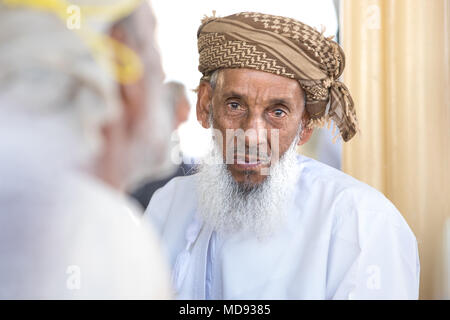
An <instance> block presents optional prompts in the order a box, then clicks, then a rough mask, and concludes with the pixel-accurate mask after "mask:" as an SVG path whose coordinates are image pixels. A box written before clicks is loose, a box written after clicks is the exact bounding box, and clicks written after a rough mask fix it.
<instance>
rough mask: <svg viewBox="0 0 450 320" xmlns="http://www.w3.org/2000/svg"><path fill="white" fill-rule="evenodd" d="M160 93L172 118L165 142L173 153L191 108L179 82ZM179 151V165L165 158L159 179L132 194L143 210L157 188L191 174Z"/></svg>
mask: <svg viewBox="0 0 450 320" xmlns="http://www.w3.org/2000/svg"><path fill="white" fill-rule="evenodd" d="M162 92H163V96H164V102H165V103H166V104H167V105H166V108H167V109H168V110H169V112H170V113H171V114H172V118H173V130H174V131H173V133H172V137H171V138H172V139H171V141H170V142H169V141H168V142H167V143H168V144H169V145H170V146H171V148H168V149H169V150H171V151H173V150H176V149H175V148H177V145H176V144H177V143H178V142H179V140H180V137H179V131H178V128H179V127H180V125H181V124H183V123H184V122H186V121H187V120H188V117H189V111H190V108H191V106H190V103H189V100H188V97H187V95H186V88H185V86H184V85H183V84H182V83H180V82H177V81H170V82H167V83H165V84H164V86H163V91H162ZM179 151H180V155H179V156H180V157H181V158H180V160H181V164H178V163H176V162H175V161H172V160H173V159H172V158H170V156H169V157H167V158H166V159H168V161H167V165H166V166H165V168H159V172H158V174H159V178H158V179H152V180H150V181H149V182H147V183H145V184H144V185H143V186H141V187H139V188H138V189H137V190H136V191H134V192H133V194H132V196H133V197H134V198H136V200H138V201H139V203H140V204H141V206H142V207H143V208H144V209H145V208H147V205H148V203H149V202H150V199H151V197H152V196H153V193H155V191H156V190H158V189H159V188H161V187H163V186H164V185H165V184H166V183H167V182H169V181H170V180H171V179H172V178H174V177H178V176H185V175H189V174H191V173H193V170H192V169H193V166H192V165H191V164H188V163H185V162H184V161H183V155H182V153H181V150H179Z"/></svg>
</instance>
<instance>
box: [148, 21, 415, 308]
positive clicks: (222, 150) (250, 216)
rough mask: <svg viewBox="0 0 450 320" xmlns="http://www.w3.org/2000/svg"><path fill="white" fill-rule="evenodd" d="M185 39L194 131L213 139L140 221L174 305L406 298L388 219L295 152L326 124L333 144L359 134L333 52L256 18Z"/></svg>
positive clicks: (408, 265) (209, 27) (403, 247)
mask: <svg viewBox="0 0 450 320" xmlns="http://www.w3.org/2000/svg"><path fill="white" fill-rule="evenodd" d="M197 37H198V50H199V54H200V65H199V70H200V72H202V74H203V77H202V79H201V81H200V85H199V89H198V98H197V119H198V121H199V122H200V123H201V125H202V126H203V127H204V128H212V129H214V130H213V138H214V143H213V148H212V152H211V154H210V156H209V158H207V159H205V161H204V164H203V165H201V166H200V168H199V172H198V173H197V174H195V175H192V176H188V177H178V178H175V179H173V180H171V181H170V182H169V183H168V184H167V185H166V186H165V187H163V188H162V189H160V190H158V191H157V192H156V193H155V194H154V196H153V198H152V199H151V201H150V204H149V207H148V209H147V211H146V217H147V218H148V219H149V220H152V221H154V222H155V224H156V226H157V229H158V230H159V232H160V234H161V236H162V239H163V243H164V244H165V246H166V248H167V250H168V254H169V257H170V262H171V265H172V275H173V282H174V286H175V290H176V292H177V297H179V298H187V299H417V297H418V290H419V259H418V250H417V242H416V239H415V237H414V234H413V233H412V231H411V230H410V228H409V226H408V225H407V223H406V221H405V220H404V219H403V217H402V216H401V214H400V213H399V212H398V211H397V209H396V208H395V207H394V206H393V205H392V203H391V202H390V201H389V200H388V199H386V198H385V197H384V196H383V195H382V194H381V193H380V192H378V191H377V190H375V189H373V188H371V187H369V186H368V185H365V184H363V183H362V182H360V181H357V180H356V179H354V178H352V177H350V176H348V175H346V174H344V173H343V172H341V171H338V170H336V169H334V168H331V167H329V166H327V165H324V164H322V163H320V162H318V161H315V160H312V159H309V158H306V157H304V156H301V155H298V154H297V152H296V147H297V146H298V145H302V144H304V143H306V142H307V141H308V139H309V138H310V136H311V133H312V131H313V129H314V127H318V126H319V127H320V126H323V125H324V124H326V123H327V122H329V121H330V120H333V121H334V123H336V124H337V126H338V128H339V131H340V136H341V137H342V138H343V140H344V141H348V140H350V139H351V138H352V137H353V136H354V135H355V134H356V132H357V120H356V114H355V110H354V105H353V101H352V98H351V96H350V92H349V90H348V89H347V88H346V86H345V85H344V84H343V83H342V82H340V81H339V77H340V75H341V74H342V72H343V70H344V65H345V56H344V52H343V51H342V49H341V48H340V47H339V45H338V44H337V43H336V42H334V41H332V40H331V39H330V38H326V37H325V36H324V35H323V34H322V33H320V32H318V31H316V30H315V29H313V28H311V27H309V26H307V25H305V24H303V23H301V22H299V21H296V20H294V19H290V18H287V17H279V16H272V15H268V14H260V13H254V12H244V13H238V14H234V15H230V16H227V17H224V18H218V17H211V18H206V19H205V20H204V21H203V23H202V25H201V26H200V28H199V30H198V33H197ZM239 132H240V133H239Z"/></svg>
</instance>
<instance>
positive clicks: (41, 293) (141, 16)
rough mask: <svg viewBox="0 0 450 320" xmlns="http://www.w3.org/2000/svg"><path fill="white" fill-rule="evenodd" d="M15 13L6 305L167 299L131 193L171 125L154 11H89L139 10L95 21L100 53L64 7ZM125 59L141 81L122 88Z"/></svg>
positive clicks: (6, 18) (0, 52)
mask: <svg viewBox="0 0 450 320" xmlns="http://www.w3.org/2000/svg"><path fill="white" fill-rule="evenodd" d="M16 2H17V3H18V6H8V5H6V4H5V3H4V2H2V1H0V159H1V160H0V177H1V178H0V299H119V298H124V299H129V298H137V299H142V298H144V299H166V298H170V297H171V289H170V284H169V277H168V272H167V269H166V264H165V262H164V258H163V256H162V253H161V251H160V248H159V243H158V240H157V238H156V236H155V234H154V231H153V229H152V228H151V227H150V226H149V225H148V224H147V223H145V222H143V221H141V220H139V217H140V215H141V214H140V213H139V210H140V209H139V208H138V207H137V206H136V205H135V203H133V202H132V201H130V200H129V199H128V198H127V197H126V195H125V194H124V190H125V189H126V188H128V187H130V186H132V185H135V184H136V183H137V182H138V181H140V180H141V179H145V178H146V172H148V171H149V170H150V169H151V167H152V166H154V165H156V164H157V162H158V158H157V157H155V156H154V155H153V151H154V150H155V145H156V144H158V141H155V139H157V138H155V137H157V136H158V134H159V132H158V131H161V130H162V131H163V132H164V127H165V126H166V125H167V124H166V123H165V122H164V119H163V118H162V117H158V114H159V113H160V112H161V110H158V109H159V107H158V104H157V100H156V99H155V98H156V95H157V94H158V92H159V89H158V88H159V86H160V84H161V81H162V78H163V74H162V69H161V65H160V60H159V54H158V52H157V51H156V49H155V40H154V38H153V37H154V35H153V33H154V26H155V21H154V16H153V13H152V11H151V8H150V7H149V5H148V4H147V2H144V1H138V2H136V1H124V0H108V1H106V2H105V1H91V2H90V4H94V5H100V6H102V5H103V6H104V8H105V11H107V9H110V8H108V7H107V6H108V5H111V6H117V7H118V8H119V9H120V6H121V5H123V6H124V7H125V8H129V6H128V5H129V4H130V3H133V2H134V3H136V6H133V7H132V8H130V9H128V11H126V10H125V11H124V14H123V15H122V16H120V17H118V18H117V19H116V20H111V21H109V20H102V21H100V20H98V21H94V20H93V21H92V26H95V27H93V28H95V29H92V30H91V31H90V32H94V31H93V30H95V32H100V33H98V34H104V35H105V37H104V38H101V39H102V41H106V42H95V43H93V42H89V41H91V40H92V37H93V36H94V34H93V33H84V36H85V37H84V38H83V37H80V36H79V35H78V34H75V32H74V31H71V30H69V29H68V28H67V27H66V21H64V20H63V19H60V17H58V15H57V14H58V13H61V12H62V13H65V9H66V8H65V7H55V8H53V9H54V10H53V11H52V10H49V8H48V7H46V6H42V7H39V4H41V3H43V2H40V1H35V2H34V3H33V4H32V5H30V6H28V5H21V1H16ZM25 3H28V2H27V1H25ZM52 3H53V4H58V2H57V1H56V2H55V1H54V2H52ZM9 4H11V1H9ZM48 4H49V2H46V3H45V5H48ZM84 4H86V2H84ZM61 8H62V11H61V10H60V9H61ZM100 8H101V7H100ZM58 10H59V11H58ZM116 12H117V11H116ZM81 13H82V14H83V10H82V11H81ZM82 18H83V20H82V24H81V31H83V30H84V29H83V28H87V27H88V22H87V21H88V17H82ZM105 39H107V40H110V41H107V40H105ZM92 44H94V45H95V46H92ZM101 44H104V45H105V46H104V47H102V48H101V49H102V50H100V54H101V56H97V58H94V55H95V54H97V53H99V52H93V51H92V48H94V47H95V48H97V49H98V48H99V46H100V45H101ZM111 44H113V45H111ZM126 48H129V49H131V50H133V51H134V52H135V53H136V56H135V57H137V60H136V61H140V64H141V67H142V70H141V73H140V74H139V75H138V76H137V77H136V79H134V81H129V82H128V83H119V82H118V81H117V80H119V79H118V78H115V77H114V73H110V72H109V71H117V72H118V70H119V69H120V66H119V65H118V64H117V65H116V64H115V63H114V62H115V59H119V58H121V57H122V56H121V54H123V53H124V52H128V53H129V54H130V51H127V50H126ZM119 49H120V50H119ZM108 54H109V56H108ZM105 57H106V58H105ZM111 57H114V59H110V58H111ZM99 58H105V60H104V61H103V62H102V63H105V61H106V62H107V63H109V64H110V67H111V69H110V70H108V69H105V68H103V67H105V65H104V66H103V67H101V65H100V63H99V60H98V59H99ZM122 58H123V57H122ZM123 61H127V60H123ZM128 71H129V70H128ZM138 71H139V70H138ZM119 74H120V73H119V72H118V73H117V75H119ZM155 117H156V118H157V119H158V121H159V122H160V125H158V122H156V121H153V122H152V121H151V119H152V118H155ZM161 126H162V128H161ZM143 150H144V151H145V152H142V151H143Z"/></svg>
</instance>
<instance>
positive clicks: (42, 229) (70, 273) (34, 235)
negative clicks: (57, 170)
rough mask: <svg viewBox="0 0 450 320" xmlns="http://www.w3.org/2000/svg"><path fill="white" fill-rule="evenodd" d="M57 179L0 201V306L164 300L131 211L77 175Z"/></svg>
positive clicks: (142, 227) (151, 250)
mask: <svg viewBox="0 0 450 320" xmlns="http://www.w3.org/2000/svg"><path fill="white" fill-rule="evenodd" d="M60 178H61V179H56V180H57V181H49V183H47V184H41V185H29V186H27V188H29V190H32V189H33V188H36V192H35V193H34V194H33V193H31V194H26V193H21V192H16V191H17V189H14V188H13V186H11V189H10V190H11V191H10V192H9V194H8V192H2V194H0V299H130V298H133V299H168V298H170V297H171V296H170V287H169V278H168V274H167V270H168V269H167V270H166V265H165V264H164V263H163V261H164V260H163V256H162V254H161V252H160V247H159V244H158V242H157V239H156V237H155V236H154V232H153V230H152V229H150V226H149V225H147V223H143V224H141V220H140V215H139V211H137V209H136V207H135V205H134V204H133V203H130V202H129V201H128V200H127V199H126V198H125V197H124V196H122V195H121V194H119V193H117V192H115V191H114V190H112V189H110V188H109V187H107V186H106V185H103V184H102V183H100V182H98V181H96V180H93V179H91V178H89V177H88V176H85V175H83V174H81V173H74V174H67V175H64V176H62V177H60ZM49 180H52V179H49ZM29 182H30V181H24V180H22V183H29ZM25 189H26V188H22V190H25ZM77 277H78V278H77Z"/></svg>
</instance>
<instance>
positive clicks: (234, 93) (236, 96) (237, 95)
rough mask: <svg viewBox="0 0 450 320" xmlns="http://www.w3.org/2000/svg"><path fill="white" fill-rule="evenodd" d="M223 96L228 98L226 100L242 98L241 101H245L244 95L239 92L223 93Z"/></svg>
mask: <svg viewBox="0 0 450 320" xmlns="http://www.w3.org/2000/svg"><path fill="white" fill-rule="evenodd" d="M223 96H224V97H226V98H231V97H234V98H240V99H244V98H245V95H244V94H242V93H239V92H237V91H226V92H224V93H223Z"/></svg>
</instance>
